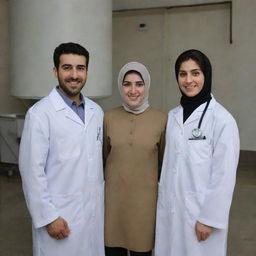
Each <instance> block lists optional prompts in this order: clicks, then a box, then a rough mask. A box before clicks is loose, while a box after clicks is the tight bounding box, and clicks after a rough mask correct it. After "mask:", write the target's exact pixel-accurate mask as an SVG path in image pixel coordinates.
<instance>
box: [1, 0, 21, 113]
mask: <svg viewBox="0 0 256 256" xmlns="http://www.w3.org/2000/svg"><path fill="white" fill-rule="evenodd" d="M0 33H1V35H0V38H1V40H0V114H9V113H23V112H24V110H25V107H24V105H23V104H22V102H21V101H20V100H18V99H15V98H14V97H12V96H11V95H10V82H11V81H10V79H9V74H8V71H9V35H8V1H7V0H0Z"/></svg>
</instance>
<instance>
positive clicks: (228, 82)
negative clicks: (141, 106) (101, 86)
mask: <svg viewBox="0 0 256 256" xmlns="http://www.w3.org/2000/svg"><path fill="white" fill-rule="evenodd" d="M121 2H122V3H123V4H122V3H121ZM132 2H133V4H134V5H132ZM135 2H136V3H135ZM146 2H147V3H146ZM163 2H168V6H169V5H170V3H171V2H172V3H174V2H175V1H159V2H158V3H159V6H160V5H161V6H163ZM182 2H183V3H185V2H186V3H188V2H190V3H192V2H194V3H199V2H207V1H182ZM210 2H212V1H210ZM155 3H156V1H114V8H115V9H116V10H117V9H125V8H127V9H133V8H135V9H136V8H149V7H155V6H153V5H154V4H155ZM180 3H181V2H180ZM175 4H177V1H176V3H175ZM255 10H256V1H254V0H245V1H241V0H234V1H233V44H230V43H229V9H228V6H224V5H217V6H211V7H193V8H178V9H176V8H174V9H170V10H165V9H164V8H163V9H157V10H141V11H126V12H115V13H114V15H113V95H112V97H109V98H106V99H102V100H98V102H99V103H100V104H101V105H102V106H103V108H104V109H106V110H107V109H110V108H112V107H114V106H116V105H118V104H119V103H120V97H119V95H118V92H117V89H116V77H117V74H118V71H119V69H120V67H121V64H123V63H125V62H126V61H130V60H131V59H133V58H134V59H137V60H139V61H142V62H143V63H145V64H146V65H147V67H148V68H149V69H150V72H151V76H152V87H151V91H150V101H151V104H152V105H153V106H155V107H157V108H160V109H162V110H164V111H168V110H169V109H170V108H172V107H174V106H175V105H176V104H178V102H179V97H180V96H179V91H178V89H177V85H176V81H175V78H174V73H173V65H174V62H175V59H176V57H177V55H178V54H179V53H180V52H181V51H183V50H185V49H187V48H192V47H194V48H199V49H201V50H202V51H204V52H205V53H206V54H207V55H208V56H209V58H210V59H211V62H212V65H213V70H214V71H213V93H214V95H215V96H216V98H217V100H218V101H219V102H220V103H221V104H223V105H224V106H225V107H226V108H227V109H228V110H229V111H230V112H231V113H232V114H233V116H234V117H235V118H236V120H237V123H238V126H239V130H240V138H241V149H243V150H254V151H256V139H255V130H256V128H255V127H256V115H255V113H254V111H255V109H256V100H255V96H256V93H255V91H256V83H255V79H254V73H255V61H254V59H255V56H256V47H255V42H256V33H255V26H256V16H255ZM139 22H145V23H147V24H148V27H149V30H148V31H147V32H145V33H143V32H138V30H137V27H136V24H137V25H138V24H139ZM143 38H144V39H143Z"/></svg>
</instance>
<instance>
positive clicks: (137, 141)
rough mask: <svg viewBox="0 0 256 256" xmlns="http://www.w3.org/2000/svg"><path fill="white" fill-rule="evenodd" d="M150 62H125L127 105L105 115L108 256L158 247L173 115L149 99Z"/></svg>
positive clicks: (121, 83)
mask: <svg viewBox="0 0 256 256" xmlns="http://www.w3.org/2000/svg"><path fill="white" fill-rule="evenodd" d="M149 87H150V75H149V72H148V70H147V69H146V67H145V66H144V65H142V64H141V63H138V62H130V63H127V64H126V65H125V66H123V67H122V69H121V70H120V73H119V76H118V88H119V91H120V95H121V97H122V101H123V104H122V106H120V107H118V108H115V109H113V110H110V111H108V112H107V113H106V114H105V119H104V163H105V182H106V193H105V245H106V256H126V255H127V252H128V251H129V252H130V255H131V256H141V255H145V256H150V255H151V252H152V249H153V247H154V237H155V218H156V200H157V184H158V177H159V170H160V169H161V162H162V156H163V149H164V136H165V127H166V120H167V115H166V114H165V113H163V112H161V111H158V110H156V109H154V108H152V107H151V106H150V105H149V103H148V94H149Z"/></svg>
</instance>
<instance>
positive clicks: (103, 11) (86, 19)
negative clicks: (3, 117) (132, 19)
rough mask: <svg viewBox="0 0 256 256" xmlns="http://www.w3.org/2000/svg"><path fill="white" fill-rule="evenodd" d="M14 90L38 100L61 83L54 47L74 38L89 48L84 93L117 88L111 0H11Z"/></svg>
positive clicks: (106, 92)
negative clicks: (113, 57)
mask: <svg viewBox="0 0 256 256" xmlns="http://www.w3.org/2000/svg"><path fill="white" fill-rule="evenodd" d="M9 9H10V14H9V17H10V41H11V44H10V56H11V59H10V65H11V68H10V83H11V94H12V95H13V96H16V97H19V98H24V99H38V98H42V97H44V96H46V95H48V94H49V92H50V91H51V89H52V88H53V87H54V86H56V85H57V83H58V82H57V80H56V78H55V77H54V76H53V72H52V68H53V57H52V56H53V51H54V49H55V47H57V46H58V45H59V44H60V43H64V42H74V43H79V44H81V45H82V46H84V47H85V48H86V49H87V50H88V51H89V53H90V62H89V69H88V79H87V83H86V85H85V87H84V89H83V90H84V91H83V93H84V95H86V96H89V97H104V96H109V95H111V88H112V86H111V85H112V0H72V1H70V0H10V1H9Z"/></svg>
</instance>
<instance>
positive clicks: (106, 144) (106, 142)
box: [103, 117, 111, 167]
mask: <svg viewBox="0 0 256 256" xmlns="http://www.w3.org/2000/svg"><path fill="white" fill-rule="evenodd" d="M110 150H111V145H110V138H109V136H108V126H107V118H106V117H104V121H103V165H104V167H105V165H106V161H107V158H108V154H109V152H110Z"/></svg>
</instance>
